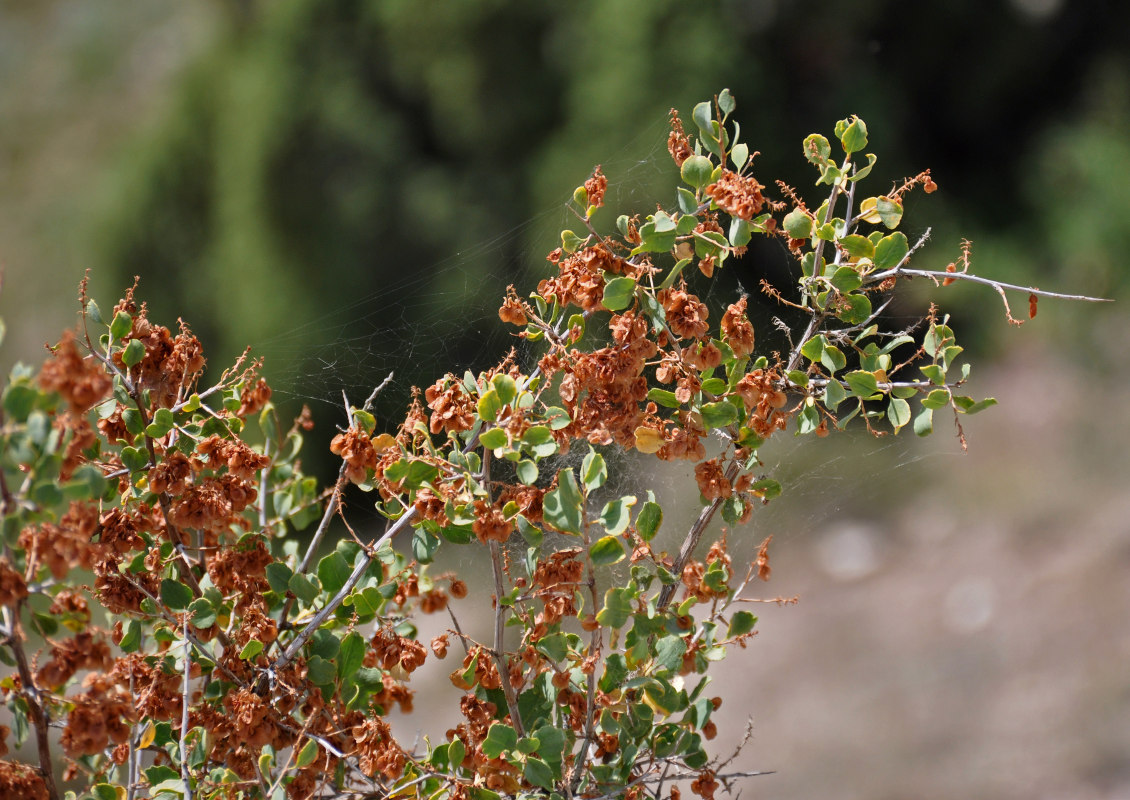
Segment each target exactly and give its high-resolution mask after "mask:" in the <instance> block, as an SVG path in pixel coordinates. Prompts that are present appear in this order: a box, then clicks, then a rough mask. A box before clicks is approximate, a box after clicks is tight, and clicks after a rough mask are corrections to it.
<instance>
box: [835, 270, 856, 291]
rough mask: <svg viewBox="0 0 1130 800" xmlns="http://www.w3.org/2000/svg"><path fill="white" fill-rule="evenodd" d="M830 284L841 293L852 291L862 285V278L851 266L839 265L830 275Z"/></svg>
mask: <svg viewBox="0 0 1130 800" xmlns="http://www.w3.org/2000/svg"><path fill="white" fill-rule="evenodd" d="M832 285H833V286H834V287H836V289H837V290H838V291H839V292H840V293H842V294H847V293H848V292H854V291H855V290H856V289H858V288H859V287H860V286H862V285H863V278H861V277H860V276H859V273H858V272H856V271H855V270H854V269H852V268H851V267H840V268H839V269H837V270H836V272H835V274H833V275H832Z"/></svg>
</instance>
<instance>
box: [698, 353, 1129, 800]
mask: <svg viewBox="0 0 1130 800" xmlns="http://www.w3.org/2000/svg"><path fill="white" fill-rule="evenodd" d="M1123 361H1124V359H1123ZM1111 366H1114V365H1111ZM979 372H980V375H981V378H982V381H980V382H979V383H978V388H979V389H983V390H984V391H985V393H987V394H990V395H994V396H996V397H997V398H998V399H999V400H1000V401H1001V406H1000V407H997V408H994V409H991V410H989V411H987V412H985V413H984V414H983V415H981V416H979V417H977V418H975V419H974V420H971V421H970V423H969V424H967V426H966V431H967V433H968V435H969V438H970V452H969V453H968V454H967V455H965V456H959V457H948V456H942V457H939V458H928V459H923V460H920V461H915V462H913V463H911V464H909V465H907V466H906V467H904V468H903V472H904V473H906V474H903V475H900V476H899V478H900V480H898V481H895V483H897V484H898V485H899V486H900V488H902V489H903V490H907V491H912V492H913V494H912V495H909V496H904V497H903V502H901V503H900V504H899V505H898V507H897V508H896V509H894V510H893V511H892V512H891V513H890V514H881V515H877V516H875V517H871V518H869V517H867V516H863V515H852V516H851V517H849V518H839V519H837V518H833V519H829V520H826V521H825V522H823V523H821V524H819V525H817V527H816V529H814V530H812V531H810V532H807V533H805V534H804V535H801V536H799V537H793V538H791V539H786V541H785V542H784V543H783V544H782V546H780V547H777V548H775V550H774V569H775V573H774V580H773V581H772V583H771V584H770V585H769V586H767V587H764V589H763V591H766V590H770V589H771V590H772V593H773V594H778V593H779V594H784V595H792V594H799V595H800V596H801V602H800V604H799V605H797V606H795V607H788V608H778V607H775V606H763V607H762V613H761V623H760V625H759V628H760V631H761V633H760V635H759V636H758V637H757V638H756V639H755V640H754V642H753V643H752V644H751V645H750V650H749V652H748V654H747V657H746V658H745V659H743V660H739V659H732V660H730V661H728V662H726V664H725V666H724V668H723V670H722V676H721V677H722V685H723V686H727V688H729V687H734V690H735V691H739V692H740V693H741V694H742V696H743V699H742V703H744V706H745V708H743V709H742V711H743V712H744V711H745V710H746V709H748V713H750V714H752V716H753V719H754V723H755V731H756V732H755V737H754V741H753V744H752V745H751V746H750V747H749V748H748V750H747V751H746V753H745V755H744V758H743V761H744V763H745V765H746V766H747V767H750V768H758V769H774V770H777V771H778V772H777V774H775V775H772V776H767V777H762V778H758V779H756V781H754V782H751V783H749V784H747V785H746V790H745V793H744V794H745V796H747V797H758V798H782V799H783V798H802V797H803V798H813V797H825V798H844V799H845V800H850V799H852V798H868V799H869V800H884V799H885V798H904V797H905V798H952V797H963V796H964V797H978V798H999V799H1000V800H1012V798H1016V799H1017V800H1019V799H1020V798H1049V799H1050V798H1063V799H1064V800H1067V799H1068V798H1071V799H1072V800H1090V798H1096V799H1097V798H1109V799H1110V800H1114V799H1115V798H1128V797H1130V622H1128V621H1127V611H1128V610H1130V521H1128V520H1130V491H1128V490H1127V489H1128V487H1130V471H1128V469H1127V467H1128V466H1130V460H1128V459H1127V456H1126V452H1127V447H1128V446H1130V435H1128V434H1130V431H1128V428H1127V425H1126V423H1125V415H1124V411H1123V409H1125V407H1126V403H1127V401H1130V391H1127V387H1126V385H1125V384H1120V385H1114V386H1109V387H1106V391H1101V392H1100V391H1093V392H1088V393H1087V396H1086V398H1084V397H1082V396H1081V393H1079V392H1076V391H1073V390H1071V388H1070V387H1075V386H1081V385H1082V382H1081V378H1082V376H1081V375H1073V374H1071V371H1070V370H1068V369H1066V368H1065V367H1064V366H1063V365H1062V364H1058V363H1056V362H1055V361H1054V359H1053V358H1052V356H1051V355H1050V354H1049V353H1046V352H1043V351H1040V350H1038V349H1036V348H1032V349H1029V350H1022V351H1018V352H1015V353H1014V354H1013V355H1011V356H1010V357H1009V358H1008V359H1007V360H1006V361H1005V362H1004V363H1003V364H1001V365H999V366H998V368H996V369H991V368H988V367H982V368H980V369H979ZM1088 409H1094V410H1096V411H1097V414H1096V417H1095V418H1091V417H1089V414H1090V413H1093V412H1091V411H1089V410H1088ZM1099 409H1101V410H1099ZM939 433H943V436H942V437H939V438H938V439H937V440H936V441H933V442H930V443H927V442H921V441H920V442H917V443H911V444H912V446H914V447H916V448H923V447H931V448H934V449H937V450H939V451H942V452H947V451H952V442H951V441H947V440H946V437H945V436H944V432H943V429H942V428H941V426H939ZM738 686H741V687H743V688H742V689H737V688H736V687H738ZM739 705H741V704H739ZM726 710H727V711H728V712H729V714H728V715H727V716H726V719H727V721H728V724H727V725H726V726H725V727H724V728H723V733H722V734H721V735H720V737H719V739H720V740H721V739H727V738H730V737H733V736H736V735H738V734H739V733H740V732H741V726H742V723H741V721H740V720H738V719H736V716H737V715H736V714H735V710H736V709H735V708H734V704H731V705H730V706H729V707H728V708H726Z"/></svg>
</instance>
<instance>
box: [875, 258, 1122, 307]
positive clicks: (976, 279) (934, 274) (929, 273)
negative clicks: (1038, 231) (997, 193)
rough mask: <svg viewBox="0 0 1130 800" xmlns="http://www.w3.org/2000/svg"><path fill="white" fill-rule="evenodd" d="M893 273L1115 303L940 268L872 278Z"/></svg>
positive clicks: (906, 271) (1091, 301) (1108, 301)
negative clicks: (945, 270) (944, 270)
mask: <svg viewBox="0 0 1130 800" xmlns="http://www.w3.org/2000/svg"><path fill="white" fill-rule="evenodd" d="M893 275H906V276H909V277H917V278H930V279H931V280H934V281H943V280H948V279H953V280H958V281H972V282H973V283H980V284H983V285H984V286H991V287H992V288H994V289H996V290H997V291H998V292H999V291H1003V290H1006V289H1007V290H1009V291H1014V292H1027V293H1028V294H1034V295H1036V296H1037V297H1054V298H1056V299H1058V300H1082V301H1084V302H1087V303H1113V302H1114V300H1113V299H1112V298H1110V297H1091V296H1089V295H1085V294H1062V293H1060V292H1048V291H1045V290H1043V289H1037V288H1035V287H1034V286H1018V285H1016V284H1014V283H1005V282H1004V281H997V280H993V279H991V278H982V277H981V276H980V275H971V274H970V273H968V272H940V271H938V270H930V269H899V268H898V267H892V268H891V269H889V270H887V271H886V272H880V273H875V274H874V275H871V276H870V277H871V278H872V279H876V278H878V279H882V278H889V277H892V276H893Z"/></svg>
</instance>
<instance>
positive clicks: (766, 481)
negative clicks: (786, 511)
mask: <svg viewBox="0 0 1130 800" xmlns="http://www.w3.org/2000/svg"><path fill="white" fill-rule="evenodd" d="M751 488H752V489H753V493H754V494H756V495H757V496H758V497H760V498H761V499H762V500H772V499H773V498H774V497H780V495H781V484H779V483H778V482H777V481H775V480H773V479H772V478H762V479H761V480H759V481H757V483H755V484H753V486H752V487H751Z"/></svg>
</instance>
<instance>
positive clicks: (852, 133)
mask: <svg viewBox="0 0 1130 800" xmlns="http://www.w3.org/2000/svg"><path fill="white" fill-rule="evenodd" d="M843 121H844V122H848V124H847V125H846V126H845V127H844V129H843V131H842V132H840V131H838V130H837V132H836V135H837V136H839V138H840V144H841V145H843V148H844V152H845V153H847V154H848V155H851V154H852V153H858V152H859V151H860V150H862V149H863V148H865V147H866V146H867V124H866V123H865V122H864V121H863V120H861V119H860V118H859V117H856V116H853V117H851V120H850V122H849V121H848V120H843ZM836 127H837V128H839V126H838V125H837V126H836Z"/></svg>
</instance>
